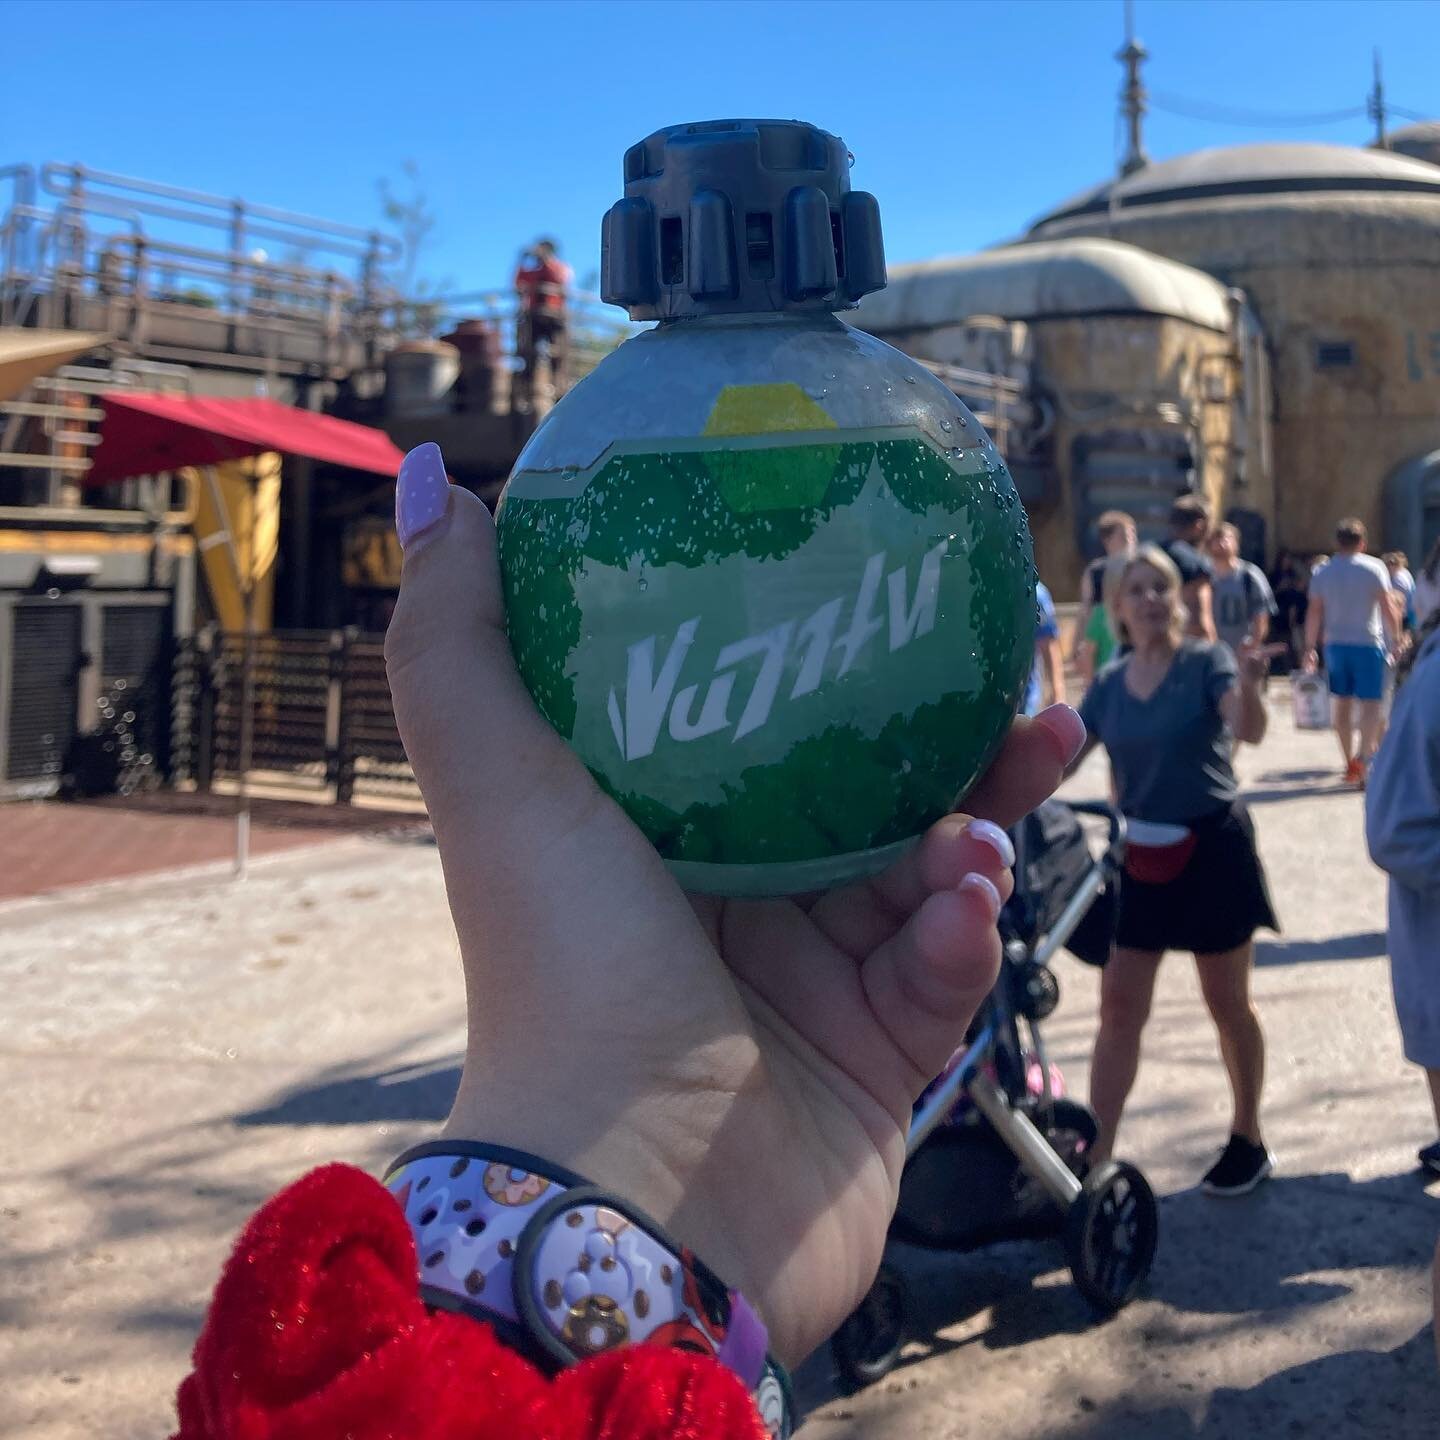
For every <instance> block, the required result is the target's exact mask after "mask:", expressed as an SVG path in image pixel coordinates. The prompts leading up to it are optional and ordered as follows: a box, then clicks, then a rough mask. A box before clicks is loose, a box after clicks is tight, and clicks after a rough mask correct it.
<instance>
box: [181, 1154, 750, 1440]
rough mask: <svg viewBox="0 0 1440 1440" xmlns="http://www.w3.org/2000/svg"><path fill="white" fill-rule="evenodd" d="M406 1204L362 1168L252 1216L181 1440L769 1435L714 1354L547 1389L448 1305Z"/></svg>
mask: <svg viewBox="0 0 1440 1440" xmlns="http://www.w3.org/2000/svg"><path fill="white" fill-rule="evenodd" d="M417 1287H418V1267H417V1263H416V1257H415V1248H414V1243H413V1241H412V1240H411V1237H410V1229H409V1226H408V1225H407V1224H406V1222H405V1218H404V1216H403V1215H402V1214H401V1212H400V1209H399V1207H398V1206H397V1205H396V1204H395V1202H394V1201H393V1200H392V1199H391V1197H390V1196H389V1195H388V1194H387V1193H386V1191H385V1190H384V1189H383V1188H382V1187H381V1186H380V1185H379V1184H378V1183H377V1182H376V1181H374V1180H372V1179H371V1178H370V1177H369V1176H367V1175H365V1174H363V1173H362V1172H361V1171H359V1170H355V1169H352V1168H351V1167H349V1166H346V1165H329V1166H326V1167H324V1168H323V1169H320V1170H314V1171H312V1172H311V1173H310V1174H309V1175H306V1176H305V1177H304V1178H303V1179H301V1180H299V1181H297V1182H296V1183H295V1184H294V1185H292V1186H291V1187H290V1188H289V1189H288V1190H284V1191H282V1192H281V1193H280V1194H279V1195H277V1196H275V1197H274V1199H272V1200H270V1201H269V1202H268V1203H267V1204H266V1205H264V1206H263V1207H262V1208H261V1209H260V1210H259V1211H258V1212H257V1213H256V1214H255V1216H254V1217H253V1218H252V1219H251V1221H250V1223H249V1225H248V1226H246V1228H245V1232H244V1234H243V1235H242V1236H241V1237H240V1241H239V1243H238V1244H237V1245H236V1248H235V1252H234V1254H233V1255H232V1256H231V1258H230V1261H229V1263H228V1264H227V1265H226V1267H225V1272H224V1274H223V1275H222V1276H221V1278H220V1283H219V1284H218V1285H217V1286H216V1289H215V1296H214V1299H213V1300H212V1302H211V1306H210V1313H209V1316H208V1317H207V1319H206V1322H205V1326H204V1329H203V1330H202V1331H201V1333H200V1338H199V1340H198V1341H197V1342H196V1345H195V1354H194V1370H193V1372H192V1373H191V1374H190V1375H189V1376H188V1377H187V1378H186V1380H185V1382H184V1383H183V1384H182V1385H181V1387H180V1393H179V1400H178V1403H179V1411H180V1428H179V1431H178V1432H177V1435H176V1437H175V1440H336V1437H339V1436H346V1437H349V1440H414V1437H418V1436H422V1435H423V1436H425V1437H426V1440H671V1437H673V1440H766V1436H765V1430H764V1427H763V1425H762V1424H761V1422H760V1417H759V1415H758V1414H757V1412H756V1410H755V1407H754V1404H753V1403H752V1401H751V1399H750V1397H749V1396H748V1395H747V1394H746V1393H745V1389H744V1387H743V1385H742V1384H741V1382H740V1380H739V1379H738V1378H737V1377H736V1376H735V1375H734V1374H733V1372H731V1371H730V1370H729V1369H727V1368H726V1367H725V1366H723V1365H721V1364H720V1363H719V1362H718V1361H716V1360H714V1359H712V1358H711V1357H709V1356H704V1355H694V1354H690V1353H688V1352H685V1351H682V1350H673V1349H666V1348H663V1347H661V1346H658V1345H635V1346H631V1347H629V1348H627V1349H623V1350H617V1351H613V1352H611V1353H609V1354H607V1355H602V1356H597V1357H596V1358H594V1359H592V1360H587V1361H586V1362H585V1363H584V1364H582V1365H578V1366H575V1367H574V1368H573V1369H569V1370H566V1371H564V1372H562V1373H561V1374H560V1376H559V1377H557V1378H556V1379H555V1380H554V1381H550V1380H547V1379H546V1377H545V1376H543V1375H542V1374H541V1373H540V1372H539V1371H538V1370H537V1369H536V1368H535V1367H534V1366H533V1365H531V1364H530V1363H529V1361H527V1360H525V1359H524V1358H523V1357H522V1356H520V1355H518V1354H516V1353H515V1352H514V1351H512V1350H508V1349H506V1348H505V1347H504V1346H503V1345H502V1344H501V1343H500V1342H499V1341H498V1340H497V1339H496V1338H495V1335H494V1332H493V1331H492V1330H491V1329H490V1327H489V1326H487V1325H482V1324H479V1323H478V1322H476V1321H474V1320H471V1319H468V1318H466V1317H464V1316H460V1315H450V1314H443V1313H431V1312H430V1311H428V1310H427V1309H426V1307H425V1306H424V1305H423V1304H422V1303H421V1301H420V1299H419V1294H418V1289H417Z"/></svg>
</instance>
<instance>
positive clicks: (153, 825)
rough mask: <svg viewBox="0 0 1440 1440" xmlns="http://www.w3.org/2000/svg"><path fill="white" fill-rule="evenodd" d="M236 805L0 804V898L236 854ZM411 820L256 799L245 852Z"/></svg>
mask: <svg viewBox="0 0 1440 1440" xmlns="http://www.w3.org/2000/svg"><path fill="white" fill-rule="evenodd" d="M234 806H235V801H234V799H233V798H232V797H230V796H225V795H177V794H172V793H169V792H160V793H157V794H153V795H132V796H129V797H124V798H122V797H120V796H115V797H111V798H107V799H103V800H90V801H77V802H73V803H69V802H64V801H58V800H36V801H28V802H21V803H16V804H8V805H0V901H3V900H13V899H16V898H18V897H20V896H27V895H43V894H46V893H48V892H50V891H54V890H63V889H65V888H67V887H69V886H73V885H95V884H100V883H103V882H105V881H110V880H125V879H131V878H133V877H135V876H139V875H149V874H155V873H157V872H162V871H169V870H177V869H182V868H188V867H191V866H196V865H218V864H223V863H224V862H227V861H230V860H232V859H233V858H234V855H235V818H234ZM417 819H421V820H423V816H418V815H416V814H408V815H406V814H401V815H396V814H393V813H387V812H385V811H377V810H373V809H366V808H361V807H357V806H352V805H331V804H327V803H318V802H317V803H311V802H309V801H305V800H278V799H274V798H268V797H256V798H255V799H254V800H253V801H252V804H251V830H250V851H251V854H252V855H257V856H258V855H269V854H273V853H274V852H276V851H278V850H289V849H293V848H294V847H295V846H298V845H313V844H316V843H318V842H320V841H323V840H328V839H333V838H335V837H336V836H340V835H355V834H359V833H365V832H373V831H377V830H389V829H392V828H395V827H397V826H404V825H413V824H415V823H416V821H417Z"/></svg>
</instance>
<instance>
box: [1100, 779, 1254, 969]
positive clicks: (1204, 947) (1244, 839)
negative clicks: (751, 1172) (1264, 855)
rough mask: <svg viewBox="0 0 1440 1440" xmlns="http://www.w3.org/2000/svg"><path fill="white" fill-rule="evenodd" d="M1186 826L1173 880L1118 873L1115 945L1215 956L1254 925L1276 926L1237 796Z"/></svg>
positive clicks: (1247, 934) (1251, 831) (1231, 946)
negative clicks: (1189, 833) (1185, 849)
mask: <svg viewBox="0 0 1440 1440" xmlns="http://www.w3.org/2000/svg"><path fill="white" fill-rule="evenodd" d="M1190 828H1191V829H1192V830H1193V831H1194V832H1195V849H1194V851H1193V852H1192V853H1191V856H1190V859H1189V861H1188V863H1187V864H1186V866H1185V868H1184V869H1183V870H1182V871H1181V872H1180V874H1179V875H1177V876H1176V877H1175V879H1173V880H1170V881H1167V882H1166V883H1165V884H1163V885H1149V884H1146V883H1145V882H1144V881H1140V880H1136V879H1134V878H1133V877H1132V876H1131V875H1129V874H1128V873H1127V874H1125V875H1123V876H1122V877H1121V880H1120V920H1119V926H1118V929H1117V932H1116V936H1115V943H1116V944H1117V945H1123V946H1125V947H1126V948H1127V949H1130V950H1190V951H1193V952H1195V953H1196V954H1200V955H1214V954H1218V953H1220V952H1221V951H1224V950H1234V949H1236V948H1237V947H1238V946H1241V945H1243V944H1244V943H1245V942H1246V941H1247V940H1249V939H1250V937H1251V936H1252V935H1253V934H1254V933H1255V932H1256V931H1257V930H1259V929H1262V928H1264V929H1268V930H1279V928H1280V922H1279V921H1278V920H1277V919H1276V918H1275V907H1274V905H1273V904H1272V903H1271V900H1270V887H1269V885H1268V884H1267V883H1266V881H1265V869H1264V867H1263V866H1262V865H1261V863H1260V855H1259V853H1258V851H1257V850H1256V848H1255V826H1254V824H1253V823H1252V822H1251V819H1250V812H1249V810H1247V809H1246V807H1245V805H1244V803H1243V802H1242V801H1239V800H1237V801H1236V802H1235V803H1234V804H1233V805H1232V806H1231V807H1230V808H1229V809H1228V810H1222V811H1220V813H1219V814H1218V815H1213V816H1209V817H1207V818H1206V819H1204V820H1199V821H1196V822H1194V823H1193V824H1192V825H1191V827H1190Z"/></svg>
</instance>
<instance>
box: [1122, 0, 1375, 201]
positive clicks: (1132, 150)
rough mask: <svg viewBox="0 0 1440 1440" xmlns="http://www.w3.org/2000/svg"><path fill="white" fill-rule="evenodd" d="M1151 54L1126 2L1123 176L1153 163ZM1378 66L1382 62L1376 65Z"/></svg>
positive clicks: (1123, 62)
mask: <svg viewBox="0 0 1440 1440" xmlns="http://www.w3.org/2000/svg"><path fill="white" fill-rule="evenodd" d="M1149 54H1150V52H1149V51H1148V50H1147V49H1146V48H1145V47H1144V46H1143V45H1142V44H1141V43H1140V42H1139V41H1138V40H1137V39H1136V38H1135V9H1134V5H1133V4H1132V0H1125V48H1124V49H1123V50H1121V51H1120V52H1119V54H1117V55H1116V57H1115V58H1116V59H1117V60H1118V61H1120V63H1121V64H1122V65H1124V67H1125V84H1124V86H1123V87H1122V88H1121V91H1120V113H1121V114H1122V115H1123V116H1124V117H1125V128H1126V135H1127V143H1126V149H1125V158H1124V159H1123V160H1121V162H1120V173H1121V174H1122V175H1133V174H1134V173H1135V172H1136V171H1137V170H1140V169H1143V168H1144V167H1145V166H1146V165H1148V164H1149V163H1150V157H1149V156H1148V155H1146V153H1145V141H1144V137H1143V136H1142V135H1141V122H1142V120H1143V119H1144V117H1145V108H1146V107H1145V86H1144V83H1143V82H1142V81H1141V79H1140V65H1141V62H1142V61H1143V60H1145V59H1146V58H1147V57H1148V56H1149ZM1376 63H1377V65H1378V63H1379V61H1378V60H1377V61H1376Z"/></svg>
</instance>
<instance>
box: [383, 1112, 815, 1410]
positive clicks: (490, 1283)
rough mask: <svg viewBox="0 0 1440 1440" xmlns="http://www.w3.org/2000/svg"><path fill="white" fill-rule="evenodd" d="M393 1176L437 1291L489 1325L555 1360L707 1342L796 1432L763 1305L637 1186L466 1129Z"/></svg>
mask: <svg viewBox="0 0 1440 1440" xmlns="http://www.w3.org/2000/svg"><path fill="white" fill-rule="evenodd" d="M385 1185H386V1188H387V1189H388V1190H389V1191H390V1192H391V1194H392V1195H393V1196H394V1198H395V1200H396V1201H397V1203H398V1204H399V1205H400V1207H401V1210H402V1212H403V1213H404V1214H405V1217H406V1219H407V1221H408V1223H409V1225H410V1229H411V1233H412V1236H413V1238H414V1241H415V1246H416V1252H417V1254H418V1256H419V1260H420V1291H421V1296H422V1298H423V1299H424V1300H425V1301H426V1302H427V1303H428V1304H430V1305H432V1306H435V1307H437V1308H439V1309H443V1310H458V1311H460V1312H461V1313H464V1314H468V1315H470V1316H471V1317H472V1318H473V1319H476V1320H478V1321H481V1322H483V1323H486V1324H488V1325H490V1326H491V1327H492V1328H493V1329H494V1331H495V1332H496V1334H497V1335H498V1336H499V1337H500V1338H501V1339H502V1340H503V1341H504V1342H505V1343H506V1344H507V1345H509V1346H510V1347H511V1348H512V1349H515V1350H517V1351H519V1352H520V1353H521V1354H522V1355H524V1356H525V1357H526V1358H528V1359H529V1360H531V1361H532V1362H533V1363H536V1364H538V1365H540V1366H541V1367H542V1368H543V1369H545V1370H550V1371H553V1370H556V1369H563V1368H566V1367H568V1366H571V1365H575V1364H578V1363H580V1362H581V1361H583V1360H586V1359H589V1358H590V1357H591V1356H594V1355H598V1354H602V1353H605V1352H608V1351H611V1350H615V1349H619V1348H622V1347H625V1346H628V1345H631V1344H637V1343H643V1344H646V1345H661V1346H666V1347H670V1348H678V1349H681V1350H686V1351H690V1352H692V1353H697V1354H703V1355H707V1356H709V1357H711V1358H712V1359H714V1360H716V1361H718V1362H719V1363H720V1364H721V1365H723V1366H725V1367H726V1368H727V1369H728V1370H730V1371H731V1372H732V1373H733V1374H734V1375H735V1376H736V1377H737V1378H738V1379H739V1380H740V1381H741V1383H742V1384H743V1386H744V1388H745V1390H746V1391H748V1392H749V1394H750V1395H751V1398H752V1400H753V1401H754V1403H755V1404H756V1406H757V1408H758V1409H759V1411H760V1413H761V1416H762V1419H764V1421H765V1423H766V1425H767V1426H768V1428H769V1429H770V1433H771V1434H772V1435H773V1436H776V1437H781V1436H788V1435H789V1433H790V1429H791V1428H792V1420H791V1415H792V1408H793V1407H792V1402H791V1399H790V1388H789V1378H788V1376H787V1375H786V1374H785V1372H784V1370H783V1369H782V1368H781V1366H780V1365H779V1364H778V1363H777V1362H776V1361H775V1360H774V1359H773V1358H771V1356H770V1354H769V1353H768V1352H769V1339H768V1335H767V1332H766V1329H765V1326H764V1324H763V1322H762V1321H761V1320H760V1318H759V1316H758V1314H757V1313H756V1312H755V1310H754V1309H753V1307H752V1306H751V1305H750V1303H749V1302H748V1300H747V1299H746V1298H745V1296H744V1295H743V1293H741V1292H740V1291H739V1290H737V1289H735V1288H732V1287H731V1286H730V1285H729V1284H728V1283H727V1281H726V1280H725V1279H724V1278H722V1277H720V1276H718V1275H717V1274H716V1273H715V1272H714V1271H713V1270H711V1269H710V1268H709V1266H708V1265H707V1264H706V1261H705V1258H704V1256H703V1255H701V1254H697V1253H696V1252H695V1251H693V1250H691V1249H690V1248H689V1246H688V1245H682V1244H681V1243H680V1242H679V1241H677V1240H673V1239H671V1237H670V1236H669V1235H668V1234H667V1233H666V1232H665V1230H664V1229H663V1228H662V1227H661V1226H660V1225H659V1223H658V1222H657V1221H655V1220H654V1219H653V1217H651V1216H650V1215H649V1214H647V1213H646V1211H644V1210H643V1209H641V1208H640V1207H639V1206H636V1205H634V1204H632V1203H631V1202H630V1201H629V1200H628V1199H626V1198H625V1197H623V1196H620V1195H617V1194H613V1193H611V1192H608V1191H606V1190H603V1189H601V1188H600V1187H598V1186H594V1185H592V1184H590V1183H589V1182H588V1181H587V1179H586V1178H585V1177H583V1176H581V1175H578V1174H576V1173H575V1172H573V1171H571V1170H570V1169H569V1168H568V1167H564V1166H561V1165H557V1164H552V1163H551V1162H549V1161H548V1160H545V1159H543V1158H541V1157H539V1156H534V1155H530V1154H528V1153H526V1152H524V1151H517V1150H512V1149H510V1148H509V1147H503V1146H498V1145H493V1144H488V1143H477V1142H473V1141H464V1140H456V1139H447V1140H440V1141H436V1142H432V1143H430V1144H425V1145H420V1146H416V1147H415V1148H413V1149H411V1150H408V1151H406V1152H405V1154H403V1155H402V1156H400V1157H399V1159H397V1160H396V1161H394V1162H393V1163H392V1165H391V1166H390V1167H389V1170H388V1173H387V1175H386V1178H385Z"/></svg>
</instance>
